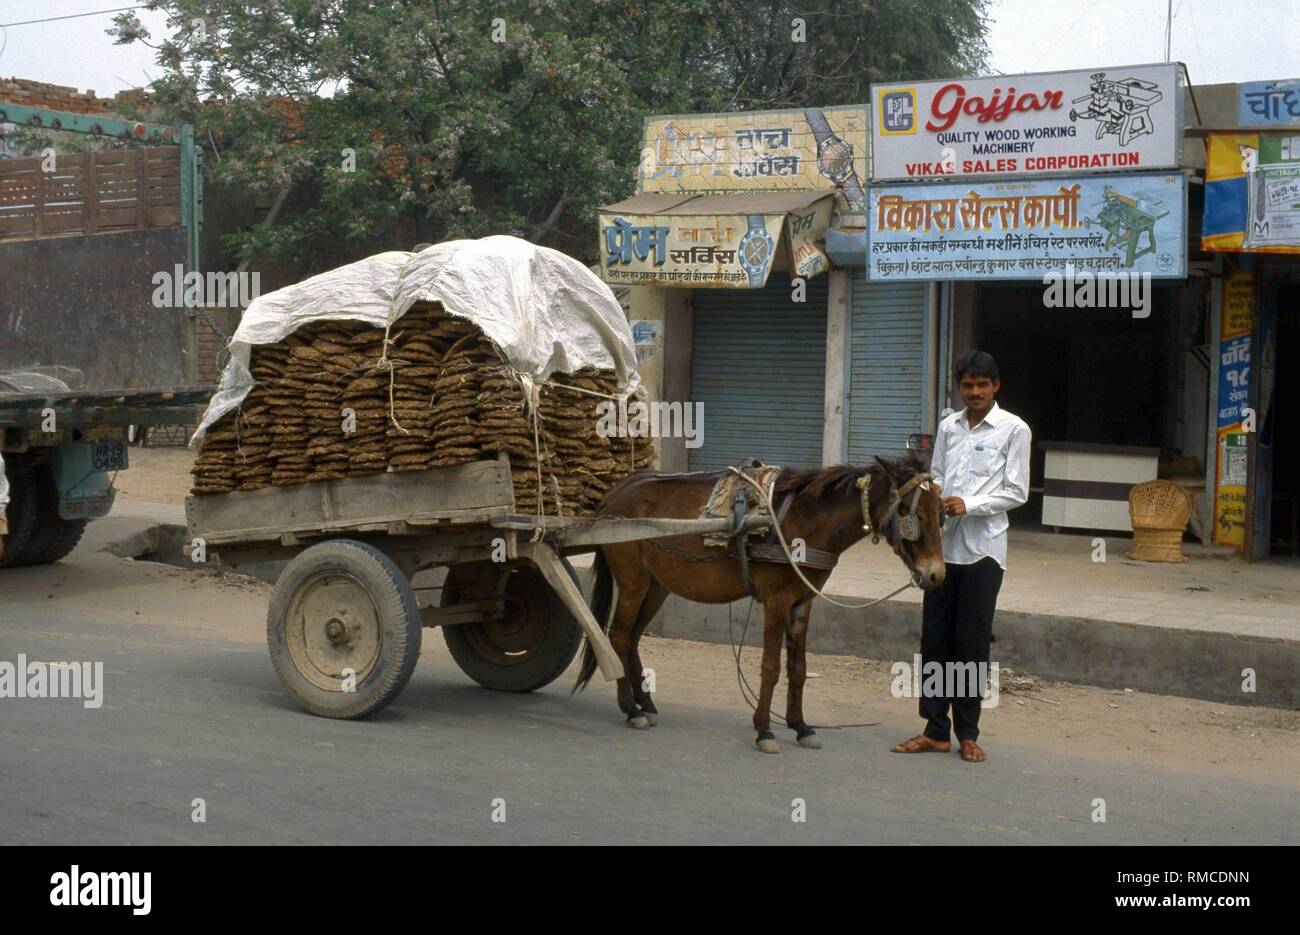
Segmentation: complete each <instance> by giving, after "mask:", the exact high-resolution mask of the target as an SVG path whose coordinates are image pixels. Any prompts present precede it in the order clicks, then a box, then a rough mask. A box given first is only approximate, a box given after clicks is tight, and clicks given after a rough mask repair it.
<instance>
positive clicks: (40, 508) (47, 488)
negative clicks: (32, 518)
mask: <svg viewBox="0 0 1300 935" xmlns="http://www.w3.org/2000/svg"><path fill="white" fill-rule="evenodd" d="M31 474H32V481H33V486H34V488H35V490H36V503H37V516H36V533H35V534H34V535H33V537H32V542H31V545H30V546H29V548H28V550H27V560H26V562H24V564H27V565H47V564H49V563H50V562H57V561H58V560H59V559H61V558H67V557H68V553H70V552H71V551H72V550H73V549H75V548H76V547H77V543H78V542H80V541H81V535H82V533H84V532H85V531H86V524H87V523H88V522H89V520H84V519H64V518H63V517H61V516H60V515H59V487H58V485H57V484H56V483H55V482H54V473H53V472H52V471H51V470H50V468H49V466H48V465H41V466H40V467H38V468H36V469H35V470H34V471H32V472H31Z"/></svg>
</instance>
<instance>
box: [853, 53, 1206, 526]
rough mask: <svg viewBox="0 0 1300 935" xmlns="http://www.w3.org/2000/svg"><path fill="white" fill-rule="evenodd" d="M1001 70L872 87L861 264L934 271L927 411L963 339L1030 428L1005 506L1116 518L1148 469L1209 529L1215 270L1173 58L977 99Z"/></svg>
mask: <svg viewBox="0 0 1300 935" xmlns="http://www.w3.org/2000/svg"><path fill="white" fill-rule="evenodd" d="M1005 83H1006V80H1005V79H1002V78H988V79H954V80H952V81H935V82H912V83H907V84H905V85H901V84H900V85H892V84H891V85H876V86H873V88H872V105H873V115H872V117H873V127H872V131H873V158H872V167H873V175H872V185H871V186H870V191H869V199H868V211H867V222H868V223H867V244H866V251H867V262H866V280H867V281H868V282H869V283H871V284H872V285H874V286H877V287H880V286H885V285H890V284H894V285H896V286H902V285H906V284H909V283H917V282H929V283H933V284H939V283H941V284H942V286H941V287H940V288H939V290H938V291H939V301H938V303H937V304H938V320H937V322H936V328H937V331H938V335H939V341H938V344H939V347H940V348H941V351H940V356H939V360H940V361H941V363H939V364H937V365H936V371H937V375H938V379H939V381H940V383H941V386H940V389H939V396H940V398H941V399H942V400H943V402H942V404H941V406H940V407H939V408H940V410H942V408H944V407H949V406H950V407H952V408H960V406H961V402H960V399H959V398H958V397H957V396H956V394H955V393H954V392H953V387H952V385H951V373H950V368H951V364H952V362H953V360H955V358H956V357H957V356H958V355H960V354H961V353H963V352H964V351H966V350H968V349H971V348H980V349H983V350H986V351H988V352H990V353H991V354H992V355H993V356H994V358H995V359H996V360H997V361H998V363H999V366H1000V368H1001V371H1002V390H1001V392H1000V393H999V397H998V398H999V402H1000V403H1001V404H1002V405H1004V406H1005V407H1006V408H1008V409H1010V410H1011V411H1013V412H1015V413H1017V414H1018V415H1020V416H1021V417H1022V418H1024V419H1025V421H1026V422H1027V423H1028V424H1029V426H1030V427H1031V429H1032V430H1033V433H1034V439H1035V446H1034V451H1033V453H1032V459H1031V477H1032V484H1031V490H1032V496H1031V501H1030V504H1029V505H1028V507H1027V508H1026V509H1024V510H1020V511H1017V513H1016V514H1015V515H1014V516H1013V517H1012V520H1013V522H1016V523H1019V524H1022V525H1023V524H1034V525H1039V524H1041V525H1043V526H1047V527H1049V528H1056V529H1064V528H1078V529H1086V530H1122V531H1128V530H1129V529H1130V525H1129V520H1128V510H1127V500H1128V492H1129V490H1130V489H1131V488H1132V486H1133V485H1134V484H1135V483H1140V482H1142V481H1145V480H1151V479H1154V478H1156V477H1157V476H1162V477H1168V478H1170V479H1172V480H1175V481H1176V482H1177V483H1179V484H1181V485H1182V486H1184V487H1185V488H1187V489H1188V491H1189V493H1190V494H1191V496H1192V499H1193V501H1194V502H1195V503H1197V504H1198V508H1197V509H1195V510H1194V512H1193V520H1192V526H1193V530H1194V531H1195V532H1198V533H1200V534H1201V535H1203V536H1205V537H1208V536H1209V534H1210V522H1211V510H1210V508H1209V500H1208V496H1207V493H1206V472H1205V464H1206V461H1205V456H1206V444H1205V439H1206V432H1207V422H1208V419H1207V413H1208V409H1209V384H1210V380H1211V367H1210V364H1211V361H1210V358H1209V353H1208V348H1207V344H1208V340H1209V339H1208V337H1207V331H1208V328H1209V325H1210V315H1209V313H1210V304H1211V303H1210V297H1211V284H1210V280H1209V278H1208V274H1207V270H1206V269H1204V268H1203V267H1204V266H1205V264H1197V267H1196V268H1192V267H1191V266H1190V265H1189V252H1188V240H1189V230H1192V229H1195V226H1196V223H1197V219H1196V218H1194V217H1193V216H1192V211H1197V212H1199V198H1200V193H1199V191H1198V192H1196V193H1195V194H1193V195H1191V197H1190V203H1191V204H1190V207H1189V182H1188V176H1187V173H1186V171H1185V166H1184V162H1183V159H1182V151H1183V146H1182V126H1181V124H1182V113H1183V95H1184V88H1183V85H1182V83H1181V80H1180V71H1179V66H1177V65H1156V66H1134V67H1125V68H1094V69H1088V70H1086V71H1083V72H1061V73H1051V74H1043V75H1025V76H1018V77H1017V79H1016V82H1015V85H1016V88H1017V89H1018V90H1017V91H1016V92H1015V94H1016V95H1017V96H1016V97H1015V98H1014V99H1013V100H1014V101H1019V102H1023V101H1029V99H1030V98H1031V97H1032V101H1030V104H1032V105H1033V106H1029V104H1026V106H1024V107H1023V108H1022V107H1020V106H1019V105H1018V104H1017V105H1015V106H1011V107H1005V108H992V104H991V103H990V102H993V101H996V100H1003V101H1005V100H1007V96H1006V95H1007V94H1009V93H1011V92H1010V91H1009V90H1008V89H1006V88H1005V87H1003V85H1005ZM1004 92H1006V93H1004ZM959 102H960V103H959ZM986 104H987V105H988V106H985V105H986ZM977 105H978V106H977ZM990 108H992V109H990ZM1067 170H1073V171H1067ZM1137 170H1140V171H1137ZM938 415H939V414H938V413H935V414H934V416H933V417H931V419H930V420H928V421H927V430H928V431H933V425H934V424H935V423H936V422H937V418H938Z"/></svg>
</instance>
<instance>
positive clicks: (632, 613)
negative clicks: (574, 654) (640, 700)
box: [605, 544, 653, 729]
mask: <svg viewBox="0 0 1300 935" xmlns="http://www.w3.org/2000/svg"><path fill="white" fill-rule="evenodd" d="M605 555H606V558H607V560H608V561H609V562H610V569H611V570H612V571H614V580H615V581H616V582H617V583H618V601H617V602H616V603H615V605H614V619H613V621H612V622H611V623H610V625H609V644H610V646H611V647H613V649H614V653H615V654H616V655H617V656H618V658H619V661H620V662H622V663H623V677H622V678H621V679H619V680H618V707H619V710H621V711H622V712H623V713H624V714H625V715H627V723H628V726H629V727H635V728H639V729H644V728H647V727H649V726H650V721H649V719H648V718H646V716H645V715H644V714H642V713H641V709H640V708H638V707H637V705H636V700H635V699H634V698H633V695H632V685H633V682H634V680H635V679H636V678H639V677H640V673H639V671H638V672H633V671H632V665H631V658H630V657H631V648H632V633H633V630H634V628H635V626H636V622H637V620H638V619H639V617H640V614H641V606H642V605H643V604H644V603H645V599H646V595H647V594H648V593H649V591H650V584H651V582H652V580H653V579H652V578H651V577H650V572H649V569H647V568H646V566H645V562H644V556H643V555H642V554H641V547H640V546H639V545H635V544H632V545H629V546H627V547H625V548H616V549H606V552H605ZM616 563H617V564H616Z"/></svg>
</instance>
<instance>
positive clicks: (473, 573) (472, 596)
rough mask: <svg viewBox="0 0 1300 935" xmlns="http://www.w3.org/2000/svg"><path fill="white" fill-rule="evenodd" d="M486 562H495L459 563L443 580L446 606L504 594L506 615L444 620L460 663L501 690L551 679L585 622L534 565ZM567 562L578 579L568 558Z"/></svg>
mask: <svg viewBox="0 0 1300 935" xmlns="http://www.w3.org/2000/svg"><path fill="white" fill-rule="evenodd" d="M482 566H491V563H487V562H484V563H475V564H474V565H472V566H465V565H461V566H454V567H453V568H452V569H451V571H449V572H448V573H447V581H446V584H444V585H443V590H442V606H443V607H446V606H449V605H451V604H457V603H460V602H461V601H465V602H470V601H480V600H504V601H505V610H506V616H505V618H504V619H502V620H485V621H483V622H482V623H458V624H452V625H450V626H444V627H443V628H442V636H443V639H445V640H446V641H447V648H448V649H449V650H450V651H451V656H452V658H453V659H455V660H456V665H458V666H460V669H461V671H462V672H464V673H465V674H466V675H468V676H469V677H470V678H472V679H473V680H474V681H476V682H478V683H479V684H480V685H482V686H483V687H484V688H491V689H494V690H496V691H507V692H531V691H536V690H537V689H539V688H542V687H544V686H546V685H549V684H551V682H553V681H555V680H556V679H557V678H559V677H560V675H561V674H563V672H564V670H565V669H567V668H568V667H569V663H571V662H573V657H574V656H575V655H577V652H578V647H579V646H580V645H581V643H582V627H580V626H579V625H578V621H577V620H575V619H574V618H573V615H572V614H571V613H569V610H568V608H567V607H565V606H564V602H563V601H562V600H560V596H559V595H558V594H556V593H555V592H554V591H552V590H551V586H550V585H549V584H547V583H546V579H545V577H543V576H542V573H541V572H540V571H538V570H537V569H536V568H534V567H533V566H532V565H515V566H504V567H503V566H499V565H498V566H494V567H491V568H490V569H486V568H483V567H482ZM564 567H565V568H566V569H567V570H568V572H569V574H570V575H571V576H572V577H573V580H574V581H575V582H576V581H577V580H578V577H577V574H576V573H575V572H574V570H573V567H572V566H571V565H569V563H568V561H567V560H566V561H565V562H564ZM485 572H487V573H485ZM492 572H495V573H494V574H493V573H492Z"/></svg>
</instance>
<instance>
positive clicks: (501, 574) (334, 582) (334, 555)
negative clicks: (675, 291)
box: [186, 459, 762, 718]
mask: <svg viewBox="0 0 1300 935" xmlns="http://www.w3.org/2000/svg"><path fill="white" fill-rule="evenodd" d="M186 516H187V520H188V525H189V532H190V535H191V536H192V537H196V538H199V539H201V540H202V541H203V543H204V545H205V547H206V549H207V553H208V560H209V561H211V562H214V563H221V564H225V565H230V566H240V565H245V564H248V563H253V562H273V561H283V560H286V559H287V560H288V564H287V565H286V566H285V567H284V569H283V571H282V572H281V573H280V576H279V578H278V579H277V581H276V584H275V590H274V592H273V593H272V595H271V602H270V609H269V612H268V614H267V626H266V635H267V645H268V647H269V649H270V653H271V662H272V663H273V665H274V666H275V672H276V675H278V676H279V678H280V682H281V683H282V684H283V685H284V687H285V689H286V691H288V692H289V694H290V695H292V696H293V698H294V699H295V700H296V701H297V702H298V703H299V704H301V705H302V706H303V707H304V708H305V709H307V710H308V711H310V712H311V713H312V714H317V715H321V716H323V717H333V718H360V717H365V716H366V715H368V714H373V713H374V712H376V711H378V710H380V709H381V708H383V707H384V706H385V705H387V704H388V703H389V702H391V701H392V700H393V699H394V698H396V697H397V695H398V693H399V692H400V691H401V690H402V689H403V687H405V685H406V683H407V681H409V680H410V678H411V673H412V672H413V671H414V669H415V663H416V660H417V659H418V658H419V655H420V638H421V630H422V628H423V627H441V628H442V631H443V636H444V638H445V639H446V642H447V648H448V649H449V650H450V651H451V655H452V658H453V659H455V661H456V664H457V665H458V666H460V668H461V670H462V671H464V673H465V674H466V675H468V676H469V677H470V678H472V679H473V680H474V681H476V682H478V683H479V684H480V685H483V686H484V687H486V688H491V689H496V690H499V691H513V692H530V691H536V690H537V689H539V688H542V687H543V686H545V685H548V684H549V683H551V682H552V681H554V680H555V679H556V678H558V677H559V675H560V674H561V673H563V672H564V670H565V669H566V668H568V666H569V663H570V662H572V661H573V658H574V655H575V654H576V653H577V650H578V648H579V646H580V644H581V641H582V638H583V637H584V636H585V637H586V638H587V640H588V641H589V643H590V645H591V647H592V650H593V652H594V654H595V657H596V660H597V663H598V664H599V667H600V672H601V674H602V675H603V676H604V677H605V679H606V680H607V681H610V680H614V679H616V678H619V677H621V676H622V675H623V665H622V663H621V662H620V661H619V659H618V657H617V656H616V655H615V653H614V651H613V649H612V648H611V646H610V644H609V641H608V639H607V638H606V636H605V634H604V633H603V632H602V629H601V627H600V626H599V625H598V624H597V622H596V620H595V618H594V617H593V616H592V613H591V611H590V609H589V608H588V606H587V603H586V601H585V600H584V598H583V595H582V592H581V590H580V588H579V585H578V578H577V575H576V574H575V572H574V570H573V567H572V566H571V565H570V564H569V562H568V560H567V557H568V556H571V555H575V554H579V553H583V552H592V551H595V550H596V549H597V548H598V547H599V546H601V545H606V544H610V543H615V542H630V541H634V540H639V539H657V538H665V537H670V536H680V535H701V534H709V533H720V532H731V531H732V527H731V524H730V523H729V521H727V520H711V519H710V520H680V519H678V520H670V519H628V518H617V517H606V518H599V519H595V518H592V519H581V518H559V517H549V516H548V517H539V516H533V515H527V514H521V513H516V512H515V505H514V492H513V488H512V485H511V478H510V466H509V464H508V462H507V461H505V460H504V459H501V460H496V461H477V462H473V463H470V464H462V465H458V466H455V467H441V468H432V469H430V470H425V471H419V472H412V473H391V474H376V475H374V476H371V477H356V478H346V479H340V480H331V481H315V482H310V483H304V484H298V485H295V486H291V487H270V488H264V489H262V490H251V491H243V492H235V493H225V494H216V495H207V496H194V497H190V498H189V499H188V500H187V501H186ZM761 525H762V522H761V521H760V520H755V519H749V520H747V521H746V527H747V528H756V527H758V526H761ZM443 567H445V568H447V577H446V580H445V582H444V583H443V586H442V592H441V600H440V601H439V602H438V603H437V605H436V606H423V607H422V606H420V604H419V603H418V602H417V600H416V594H415V588H413V586H412V583H411V582H412V579H413V578H414V577H415V575H416V574H417V573H419V572H422V571H426V570H429V569H436V568H443Z"/></svg>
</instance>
